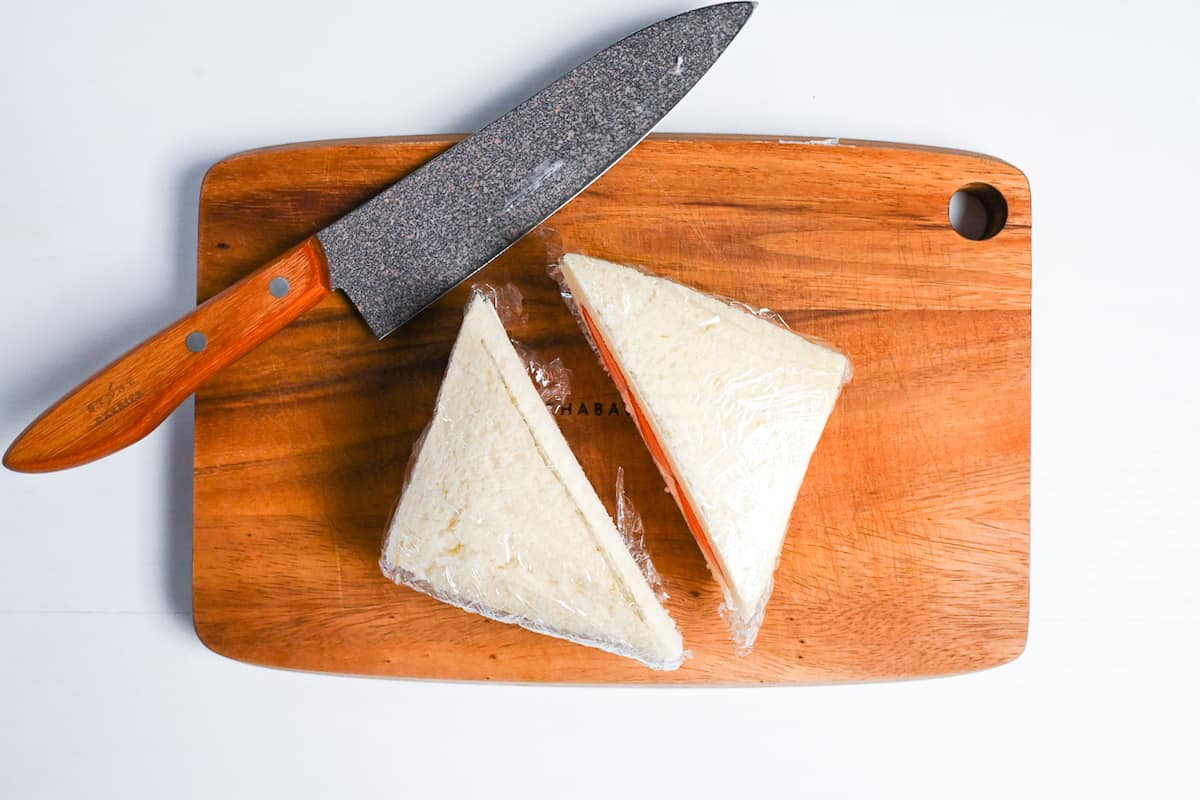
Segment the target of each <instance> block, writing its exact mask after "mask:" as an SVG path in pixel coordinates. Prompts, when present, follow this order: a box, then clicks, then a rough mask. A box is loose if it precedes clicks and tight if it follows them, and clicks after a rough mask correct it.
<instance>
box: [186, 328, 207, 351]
mask: <svg viewBox="0 0 1200 800" xmlns="http://www.w3.org/2000/svg"><path fill="white" fill-rule="evenodd" d="M186 344H187V349H188V350H191V351H192V352H193V353H199V352H201V351H202V350H204V348H206V347H208V337H207V336H205V335H204V332H203V331H192V332H191V333H189V334H188V336H187V340H186Z"/></svg>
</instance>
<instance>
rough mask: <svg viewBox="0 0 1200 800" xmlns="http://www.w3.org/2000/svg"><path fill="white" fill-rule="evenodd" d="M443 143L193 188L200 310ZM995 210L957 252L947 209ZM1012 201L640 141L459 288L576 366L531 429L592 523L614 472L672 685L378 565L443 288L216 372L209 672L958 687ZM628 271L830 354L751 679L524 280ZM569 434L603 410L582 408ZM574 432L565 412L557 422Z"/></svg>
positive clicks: (1010, 557) (318, 156) (562, 319)
mask: <svg viewBox="0 0 1200 800" xmlns="http://www.w3.org/2000/svg"><path fill="white" fill-rule="evenodd" d="M453 141H454V139H453V137H426V138H421V139H383V140H366V141H350V142H329V143H319V144H307V145H293V146H287V147H279V148H271V149H267V150H260V151H255V152H250V153H245V154H241V155H238V156H235V157H233V158H230V159H228V160H226V161H223V162H221V163H219V164H217V165H216V166H214V167H213V169H212V170H211V171H210V172H209V174H208V176H207V178H206V180H205V183H204V189H203V195H202V198H201V209H200V265H199V266H200V269H199V295H200V299H201V300H203V299H205V298H207V297H210V296H212V295H213V294H215V293H217V292H219V291H221V290H222V289H224V288H225V287H226V286H228V285H230V284H231V283H233V282H234V281H236V280H238V279H239V278H241V277H242V276H243V275H245V274H246V273H247V272H249V271H250V270H252V269H253V268H254V267H255V266H256V265H257V264H260V263H262V262H263V261H264V260H266V259H267V258H270V257H271V256H272V255H273V254H275V253H278V252H280V251H281V250H283V249H285V248H286V247H288V246H289V245H291V244H292V243H293V242H295V241H297V240H300V239H303V238H304V237H306V236H309V235H311V234H312V233H313V232H314V231H315V230H317V229H318V228H320V227H321V226H322V225H324V224H326V223H327V222H329V221H330V220H332V219H334V218H336V217H337V216H338V215H340V214H341V213H343V212H344V211H346V210H347V209H349V208H351V207H352V206H354V205H355V204H356V203H359V202H361V201H362V200H364V199H366V198H367V197H369V196H370V195H372V194H373V193H374V192H376V191H377V190H379V189H380V188H382V187H383V186H384V185H386V184H387V183H388V182H389V181H392V180H394V179H396V178H398V177H400V176H401V175H403V174H404V173H405V172H407V171H408V170H411V169H412V168H414V167H415V166H417V165H418V164H420V163H422V162H424V161H425V160H427V159H428V158H430V157H432V156H433V155H435V154H436V153H438V152H440V151H441V150H442V149H444V148H445V147H447V146H449V145H450V144H451V143H452V142H453ZM974 182H983V183H987V184H990V185H992V186H994V187H996V188H997V189H999V190H1000V191H1001V192H1002V193H1003V194H1004V196H1005V198H1006V200H1007V203H1008V209H1009V214H1008V222H1007V225H1006V226H1005V228H1004V229H1003V230H1002V231H1001V232H1000V233H999V235H997V236H996V237H995V238H993V239H989V240H987V241H982V242H979V241H971V240H968V239H965V238H963V237H961V236H959V235H958V234H956V233H955V232H954V231H953V230H952V229H951V228H950V225H949V222H948V212H947V205H948V201H949V198H950V196H951V194H952V193H953V192H954V191H955V190H956V189H958V188H960V187H961V186H964V185H966V184H969V183H974ZM1029 243H1030V201H1029V190H1028V186H1027V183H1026V181H1025V178H1024V176H1023V175H1022V174H1021V173H1020V172H1019V171H1018V170H1016V169H1015V168H1013V167H1011V166H1009V165H1007V164H1005V163H1003V162H1001V161H998V160H995V159H991V158H987V157H984V156H979V155H975V154H970V153H961V152H953V151H939V150H932V149H927V148H911V147H903V146H891V145H878V144H871V143H864V142H851V143H842V144H841V145H838V146H826V145H821V144H813V143H804V142H803V141H800V140H787V141H786V142H781V141H779V140H777V139H775V138H766V137H758V138H755V137H655V138H651V139H649V140H647V141H646V142H645V143H643V144H642V145H640V146H639V147H638V148H636V149H635V150H634V151H633V152H632V153H631V154H630V155H629V156H628V157H627V158H626V159H625V160H623V161H622V162H620V164H618V165H617V166H616V167H614V168H613V169H612V170H611V171H610V172H609V173H608V174H606V175H605V176H604V177H603V178H601V179H600V180H599V181H598V182H597V183H596V184H594V185H593V187H592V188H591V189H589V190H588V191H587V192H585V193H584V194H583V195H581V196H580V197H579V198H577V199H576V200H575V201H573V202H572V203H571V204H569V205H568V206H567V207H566V208H565V209H563V210H562V211H561V212H559V213H558V214H557V215H555V216H554V217H553V218H552V219H551V220H550V221H549V222H548V223H547V225H546V226H544V227H543V228H542V229H541V230H540V231H537V232H535V233H534V234H531V235H530V236H528V237H526V238H525V239H524V240H523V241H522V242H521V243H519V244H518V245H517V246H516V247H514V248H513V249H512V250H510V251H509V252H508V253H507V254H505V255H504V256H503V257H502V258H501V259H499V260H498V261H496V262H495V263H493V264H492V265H491V266H489V267H488V268H487V269H486V270H484V271H483V272H481V273H480V274H479V275H478V276H477V279H475V280H473V281H471V282H469V283H468V286H469V285H470V284H474V283H478V282H488V283H492V284H496V285H499V284H506V283H513V284H516V285H517V286H518V287H519V289H520V291H521V293H522V295H523V297H524V305H523V309H522V311H521V313H520V314H519V315H517V316H516V317H515V318H514V320H511V321H510V323H509V330H510V333H511V334H512V336H513V337H514V338H515V339H517V340H518V341H520V342H521V343H522V344H524V345H525V346H527V347H528V348H529V349H530V350H531V351H532V352H533V353H534V354H535V355H536V356H539V357H542V358H551V357H560V358H561V359H562V360H563V361H564V363H565V364H566V365H567V366H568V367H569V368H570V369H571V370H572V371H573V379H572V387H573V388H572V396H571V413H570V414H561V415H560V416H559V417H558V419H559V422H560V423H561V426H562V429H563V432H564V433H565V435H566V436H567V439H568V441H569V442H570V443H571V445H572V447H573V448H574V449H575V451H576V453H577V454H578V456H579V458H580V461H581V463H582V464H583V466H584V469H585V471H586V472H587V474H588V476H589V478H590V479H591V480H592V481H593V483H594V485H595V486H596V487H597V489H598V491H599V493H600V495H601V497H602V498H604V500H605V502H606V504H607V505H608V507H609V509H610V511H611V510H612V507H613V505H612V499H613V498H612V495H613V487H614V482H615V478H616V469H617V467H618V466H624V467H625V469H626V473H627V475H626V483H627V487H628V489H629V491H630V493H631V495H632V497H633V500H634V502H635V503H636V505H637V507H638V509H639V510H640V512H641V513H642V515H643V517H644V519H645V524H646V531H647V535H646V541H647V546H648V549H649V551H650V554H651V556H652V557H653V559H654V562H655V564H656V566H657V567H658V569H659V571H660V572H661V573H662V574H663V575H664V576H665V579H666V582H667V588H668V590H669V591H670V594H671V599H670V600H669V601H668V607H669V609H670V611H671V613H672V615H673V616H674V617H675V619H676V620H677V621H678V622H679V625H680V628H681V629H682V631H683V634H684V638H685V641H686V643H687V645H688V647H690V648H691V649H692V651H693V652H694V654H695V656H694V658H693V659H692V660H690V661H688V662H687V663H686V664H685V665H684V666H683V668H681V669H680V670H679V671H677V672H673V673H657V672H652V671H650V670H647V669H645V668H644V667H642V666H640V665H638V664H637V663H635V662H632V661H628V660H626V659H622V658H619V657H616V656H612V655H609V654H607V653H603V652H599V651H595V650H592V649H589V648H584V647H580V646H578V645H573V644H570V643H567V642H563V641H559V640H556V639H551V638H548V637H544V636H538V635H536V634H533V633H529V632H527V631H524V630H521V629H519V628H515V627H511V626H506V625H502V624H500V623H496V622H492V621H489V620H485V619H483V618H481V617H477V616H474V615H470V614H467V613H465V612H462V611H460V610H458V609H454V608H450V607H447V606H443V605H441V604H439V603H437V602H436V601H433V600H431V599H430V598H428V597H425V596H424V595H420V594H417V593H416V592H412V591H409V590H407V589H404V588H400V587H396V586H394V585H392V584H391V583H389V582H388V581H387V580H385V579H384V578H383V577H382V576H381V575H380V574H379V569H378V566H377V560H378V554H379V547H380V543H381V538H382V534H383V530H384V526H385V525H386V522H387V520H388V517H389V516H390V513H391V510H392V508H393V506H394V504H395V502H396V500H397V498H398V494H399V491H400V486H401V482H402V478H403V473H404V468H405V464H406V462H407V460H408V457H409V453H410V451H411V448H412V445H413V443H414V440H415V439H416V437H417V435H418V433H419V432H420V430H421V429H422V427H423V426H424V425H425V423H426V422H427V421H428V418H429V415H430V413H431V411H432V409H433V405H434V398H435V395H436V392H437V388H438V385H439V383H440V379H441V375H442V371H443V370H444V368H445V365H446V361H447V358H448V356H449V351H450V346H451V344H452V342H453V340H454V336H455V333H456V332H457V328H458V324H459V322H460V320H461V315H462V308H463V304H464V301H465V298H466V292H467V290H468V286H464V287H460V288H459V289H457V290H455V291H454V292H453V293H451V294H450V295H449V296H447V297H446V298H444V299H443V300H442V301H440V302H438V303H437V304H435V305H434V306H432V307H430V308H429V309H428V310H427V311H425V312H424V313H422V314H421V315H420V316H418V317H417V318H416V319H415V320H413V321H412V322H410V323H409V324H407V325H405V326H404V327H403V328H401V329H400V330H399V331H397V332H396V333H395V334H393V335H392V336H390V337H388V338H387V339H385V340H383V341H376V340H375V339H374V338H373V337H372V336H371V335H370V333H369V332H368V330H367V328H366V326H365V325H364V324H363V323H362V321H361V320H360V319H358V318H357V317H356V316H355V314H354V312H353V310H352V308H351V307H350V306H349V304H348V302H347V301H346V300H345V298H344V297H342V296H341V295H340V294H337V293H334V294H333V295H330V296H329V297H327V298H325V299H324V300H323V301H322V302H321V303H320V304H319V305H317V306H316V308H314V309H313V310H312V311H310V312H309V313H308V314H306V315H305V316H303V317H302V318H300V319H299V320H298V321H297V322H296V323H294V324H293V325H291V326H289V327H288V328H286V329H284V330H283V331H281V332H280V333H279V334H278V335H276V336H275V337H274V338H272V339H271V340H270V341H268V342H267V343H265V344H264V345H263V346H261V347H259V348H258V349H257V350H255V351H254V352H252V353H250V354H249V355H247V356H245V357H244V358H242V359H241V360H240V361H239V362H238V363H237V364H235V365H233V366H232V367H231V368H229V369H226V370H224V371H223V372H221V373H219V374H217V375H215V376H214V377H213V378H212V379H211V380H210V381H209V382H208V383H206V384H205V385H204V386H203V387H201V389H200V391H199V392H198V395H197V401H196V456H195V459H196V465H195V467H196V484H195V491H196V496H195V560H194V571H195V572H194V592H195V597H194V607H195V622H196V630H197V632H198V633H199V635H200V637H201V638H202V639H203V641H204V642H205V643H206V644H207V645H208V646H209V647H211V648H212V649H213V650H215V651H217V652H219V653H223V654H225V655H228V656H230V657H233V658H238V659H242V660H245V661H249V662H253V663H258V664H267V665H274V666H281V667H289V668H296V669H311V670H325V671H332V672H348V673H359V674H372V675H394V676H407V677H424V678H446V679H471V680H504V681H554V682H566V683H569V682H604V683H607V682H645V683H720V684H748V683H811V682H830V681H853V680H872V679H893V678H903V677H912V676H928V675H941V674H947V673H955V672H963V671H968V670H975V669H981V668H984V667H990V666H994V665H997V664H1001V663H1004V662H1006V661H1009V660H1011V659H1013V658H1015V657H1016V656H1017V655H1018V654H1019V653H1020V652H1021V651H1022V649H1023V647H1024V642H1025V634H1026V626H1027V617H1028V597H1029V594H1028V587H1029V583H1028V570H1029V391H1030V383H1029V366H1030V364H1029V354H1030V246H1029ZM564 250H573V251H580V252H585V253H589V254H592V255H595V256H599V257H601V258H607V259H611V260H614V261H622V262H627V263H636V264H644V265H647V266H649V267H651V268H653V269H654V270H655V271H657V272H659V273H662V274H665V275H669V276H672V277H675V278H678V279H680V280H682V281H684V282H686V283H688V284H690V285H693V286H696V287H698V288H700V289H702V290H705V291H710V292H715V293H718V294H722V295H728V296H732V297H736V298H739V299H741V300H743V301H745V302H747V303H750V304H752V305H756V306H767V307H771V308H774V309H776V310H778V311H779V312H781V313H782V315H783V316H784V317H785V318H786V319H787V321H788V322H789V323H790V324H791V325H792V326H793V327H794V328H795V329H797V330H799V331H802V332H804V333H806V334H811V335H815V336H819V337H821V338H823V339H826V340H828V341H830V342H832V343H834V344H835V345H836V346H837V347H838V348H840V349H841V350H843V351H844V352H846V353H848V354H849V355H850V357H851V359H852V360H853V363H854V370H855V376H854V380H853V382H852V383H850V384H849V385H848V386H847V387H846V389H845V391H844V392H843V394H842V397H841V399H840V401H839V403H838V406H837V408H836V410H835V411H834V414H833V416H832V418H831V419H830V422H829V426H828V428H827V430H826V432H825V435H824V438H823V439H822V441H821V444H820V446H819V447H818V449H817V452H816V454H815V456H814V458H813V460H812V463H811V466H810V468H809V472H808V477H807V480H806V481H805V484H804V487H803V490H802V492H801V495H800V498H799V502H798V503H797V507H796V510H795V513H794V515H793V518H792V526H791V530H790V533H789V536H788V539H787V543H786V545H785V549H784V553H783V558H782V562H781V564H780V567H779V571H778V573H777V576H776V589H775V594H774V597H773V599H772V601H771V605H770V606H769V608H768V611H767V615H766V620H765V622H764V624H763V627H762V632H761V634H760V636H759V640H758V644H757V646H756V647H755V650H754V652H753V654H752V655H750V656H748V657H745V658H739V657H738V656H736V655H735V654H734V646H733V643H732V642H731V641H730V640H729V638H728V632H727V629H726V627H725V625H724V624H723V623H722V622H721V620H720V619H719V618H718V617H717V606H718V604H719V602H720V595H719V590H718V588H717V586H716V584H715V582H714V581H713V579H712V578H711V577H710V575H709V574H708V571H707V569H706V568H705V566H704V561H703V559H702V557H701V555H700V553H699V551H698V550H697V548H696V545H695V543H694V541H693V540H692V537H691V535H690V534H689V533H688V531H687V529H686V527H685V525H684V524H683V520H682V519H681V517H680V514H679V511H678V509H677V507H676V506H675V503H674V502H673V501H672V500H671V498H670V497H669V496H668V495H666V494H665V493H664V492H663V489H662V480H661V478H660V477H659V475H658V473H657V472H656V470H655V468H654V466H653V463H652V462H651V460H650V457H649V455H648V454H647V452H646V448H645V447H644V445H643V444H642V442H641V439H640V438H639V436H638V434H637V432H636V430H635V428H634V425H633V423H632V421H631V419H630V418H629V417H628V416H627V415H626V414H625V413H624V412H619V413H616V414H610V413H609V412H610V409H611V407H612V405H613V404H614V403H618V402H619V399H618V396H617V392H616V389H615V388H614V387H613V385H612V382H611V381H610V380H609V379H608V378H607V377H606V376H605V375H604V373H603V372H602V370H601V369H600V367H599V365H598V363H597V360H596V358H595V356H594V355H593V354H592V352H591V351H590V350H589V349H588V346H587V344H586V342H585V341H584V339H583V337H582V335H581V334H580V332H579V330H578V327H577V325H576V324H575V322H574V320H573V319H572V318H571V316H570V314H569V313H568V311H567V309H566V307H565V306H564V305H563V303H562V302H561V300H560V299H559V297H558V295H557V290H556V287H555V285H554V283H553V282H552V281H551V280H550V279H549V277H548V276H547V274H546V266H547V264H548V263H549V262H551V261H553V260H554V258H556V256H557V255H558V254H559V253H561V252H562V251H564ZM597 410H599V411H600V413H596V412H597ZM584 412H586V413H584Z"/></svg>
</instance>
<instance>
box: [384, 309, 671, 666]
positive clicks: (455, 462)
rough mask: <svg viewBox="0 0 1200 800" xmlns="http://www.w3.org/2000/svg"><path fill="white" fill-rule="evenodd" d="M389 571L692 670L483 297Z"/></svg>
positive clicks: (486, 612) (535, 623) (406, 504)
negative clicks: (684, 661)
mask: <svg viewBox="0 0 1200 800" xmlns="http://www.w3.org/2000/svg"><path fill="white" fill-rule="evenodd" d="M380 563H381V567H382V568H383V571H384V574H385V575H387V576H388V577H389V578H391V579H392V580H394V581H396V582H397V583H403V584H406V585H409V586H412V587H413V588H415V589H418V590H420V591H422V592H425V593H426V594H429V595H432V596H433V597H436V598H437V599H439V600H442V601H444V602H447V603H450V604H452V605H456V606H459V607H460V608H464V609H466V610H468V611H473V612H475V613H477V614H482V615H483V616H486V617H490V618H492V619H497V620H500V621H502V622H511V623H515V624H517V625H520V626H522V627H524V628H528V629H529V630H533V631H537V632H540V633H545V634H549V635H551V636H558V637H561V638H564V639H570V640H572V641H575V642H579V643H581V644H586V645H591V646H593V647H599V648H602V649H604V650H608V651H611V652H614V653H618V654H620V655H624V656H629V657H631V658H636V659H638V660H639V661H642V662H644V663H645V664H647V665H649V666H651V667H654V668H655V669H675V668H677V667H678V666H679V665H680V664H681V663H682V661H683V640H682V638H681V636H680V634H679V631H678V630H677V629H676V628H675V624H674V622H673V621H672V620H671V618H670V616H669V615H668V614H667V612H666V610H665V609H664V608H663V607H662V605H661V604H660V603H659V602H658V599H657V597H656V596H655V594H654V591H653V590H652V589H651V587H650V585H649V583H647V581H646V578H645V576H644V575H643V574H642V572H641V571H640V570H639V568H638V566H637V564H636V563H635V561H634V559H633V556H632V555H631V554H630V552H629V550H628V549H627V547H626V545H625V542H624V541H623V539H622V537H621V534H620V533H619V532H618V531H617V529H616V528H615V527H614V525H613V522H612V519H611V518H610V517H609V516H608V513H607V512H606V511H605V509H604V506H603V504H602V503H601V502H600V499H599V498H598V497H597V496H596V493H595V491H594V490H593V489H592V486H591V484H590V483H589V482H588V480H587V477H586V476H585V475H584V472H583V469H582V468H581V467H580V466H579V462H578V461H577V460H576V459H575V456H574V454H573V453H572V452H571V450H570V448H569V447H568V446H567V442H566V440H565V439H564V438H563V436H562V433H561V432H560V431H559V429H558V425H557V423H556V422H555V421H554V418H553V416H552V415H551V414H550V412H549V411H548V410H547V409H546V406H545V404H544V403H543V401H542V399H541V398H540V397H539V396H538V392H537V390H536V389H535V388H534V385H533V383H532V382H531V381H530V379H529V377H528V375H527V374H526V372H525V367H524V365H523V364H522V362H521V360H520V358H519V357H518V356H517V353H516V351H515V350H514V349H513V345H512V342H510V341H509V338H508V335H507V334H506V333H505V330H504V327H503V325H502V324H501V323H500V319H499V317H497V315H496V311H495V308H494V307H493V306H492V304H491V303H490V302H488V301H487V300H486V299H485V298H484V297H483V296H481V295H476V296H475V297H474V298H473V299H472V300H471V301H470V303H469V304H468V308H467V312H466V316H465V318H464V319H463V324H462V328H461V330H460V331H459V334H458V339H457V341H456V342H455V344H454V349H453V351H452V353H451V355H450V363H449V365H448V366H447V368H446V376H445V379H444V380H443V382H442V386H441V389H440V391H439V393H438V398H437V406H436V409H435V411H434V418H433V421H432V422H431V423H430V425H429V428H428V430H427V432H426V434H425V439H424V442H423V444H421V446H420V450H419V452H418V454H417V456H416V461H415V463H414V464H413V467H412V472H411V476H410V478H409V482H408V485H407V487H406V488H405V490H404V494H403V496H402V497H401V499H400V504H399V506H398V507H397V509H396V512H395V515H394V516H393V518H392V522H391V526H390V529H389V532H388V535H387V539H386V541H385V543H384V552H383V557H382V559H381V562H380Z"/></svg>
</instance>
